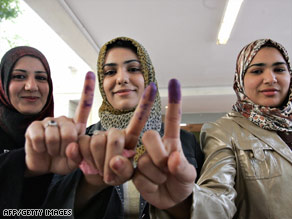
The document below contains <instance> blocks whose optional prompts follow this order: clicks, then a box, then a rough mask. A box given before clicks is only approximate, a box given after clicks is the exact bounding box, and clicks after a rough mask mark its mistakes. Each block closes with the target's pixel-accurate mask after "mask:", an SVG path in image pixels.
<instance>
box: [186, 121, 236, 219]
mask: <svg viewBox="0 0 292 219" xmlns="http://www.w3.org/2000/svg"><path fill="white" fill-rule="evenodd" d="M227 126H228V124H227ZM225 127H226V126H225ZM225 127H224V126H222V124H220V123H207V124H205V125H204V126H203V128H202V131H201V135H200V139H201V145H202V148H203V152H204V154H205V162H204V165H203V167H202V171H201V175H200V177H199V179H198V181H197V184H195V186H194V189H193V204H192V209H191V215H192V216H191V218H193V219H197V218H206V219H208V218H210V219H213V218H224V219H225V218H233V216H234V214H235V212H236V206H235V202H234V201H235V197H236V191H235V189H234V184H235V181H234V180H235V175H236V159H235V154H234V151H233V149H232V148H233V147H232V133H231V131H229V130H226V129H225ZM229 128H230V127H229ZM231 129H232V128H231Z"/></svg>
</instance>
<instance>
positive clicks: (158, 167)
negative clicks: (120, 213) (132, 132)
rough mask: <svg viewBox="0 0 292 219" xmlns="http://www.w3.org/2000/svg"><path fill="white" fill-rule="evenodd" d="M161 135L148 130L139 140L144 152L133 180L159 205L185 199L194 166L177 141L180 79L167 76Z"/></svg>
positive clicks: (178, 135) (179, 116) (178, 140)
mask: <svg viewBox="0 0 292 219" xmlns="http://www.w3.org/2000/svg"><path fill="white" fill-rule="evenodd" d="M168 92H169V93H168V95H169V101H168V108H167V111H166V117H165V132H164V136H163V138H161V137H160V135H159V133H157V132H156V131H153V130H150V131H147V132H146V133H144V135H143V138H142V141H143V144H144V146H145V148H146V151H147V153H145V154H144V155H143V156H142V157H141V158H140V159H139V161H138V167H137V170H136V172H135V175H134V177H133V182H134V184H135V186H136V188H137V189H138V191H139V192H140V193H141V195H142V197H143V198H144V199H145V200H146V201H148V202H149V203H150V204H152V205H153V206H155V207H157V208H159V209H168V208H171V207H173V206H176V205H178V204H180V203H183V202H184V201H186V200H187V198H188V197H189V196H190V194H191V193H192V190H193V186H194V181H195V179H196V176H197V174H196V169H195V168H194V166H193V165H191V164H190V163H189V162H188V161H187V159H186V158H185V156H184V154H183V151H182V145H181V141H180V120H181V93H180V85H179V82H178V81H177V80H175V79H172V80H170V82H169V86H168Z"/></svg>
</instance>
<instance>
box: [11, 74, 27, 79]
mask: <svg viewBox="0 0 292 219" xmlns="http://www.w3.org/2000/svg"><path fill="white" fill-rule="evenodd" d="M12 79H14V80H23V79H25V75H24V74H14V75H12Z"/></svg>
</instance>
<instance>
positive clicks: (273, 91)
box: [260, 88, 279, 96]
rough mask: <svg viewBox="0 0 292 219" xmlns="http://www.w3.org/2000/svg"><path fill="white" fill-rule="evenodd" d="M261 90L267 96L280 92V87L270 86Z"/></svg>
mask: <svg viewBox="0 0 292 219" xmlns="http://www.w3.org/2000/svg"><path fill="white" fill-rule="evenodd" d="M260 92H261V93H263V94H264V95H266V96H273V95H275V94H276V93H278V92H279V90H278V89H275V88H269V89H263V90H261V91H260Z"/></svg>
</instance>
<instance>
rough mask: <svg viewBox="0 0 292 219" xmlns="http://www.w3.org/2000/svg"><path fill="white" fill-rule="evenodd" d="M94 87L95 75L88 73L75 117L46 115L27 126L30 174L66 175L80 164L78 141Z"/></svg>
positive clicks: (83, 129) (26, 157) (85, 120)
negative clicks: (51, 116) (48, 116)
mask: <svg viewBox="0 0 292 219" xmlns="http://www.w3.org/2000/svg"><path fill="white" fill-rule="evenodd" d="M94 87H95V75H94V73H93V72H88V73H87V74H86V78H85V81H84V87H83V91H82V96H81V100H80V102H79V104H78V107H77V111H76V114H75V117H74V119H70V118H67V117H64V116H62V117H58V118H46V119H44V120H42V121H35V122H33V123H32V124H31V125H30V126H29V127H28V128H27V131H26V134H25V137H26V143H25V151H26V156H25V161H26V165H27V170H28V175H40V174H45V173H56V174H67V173H70V172H71V171H73V170H74V169H76V168H77V167H78V165H79V163H80V161H81V156H80V152H79V147H78V144H77V143H78V138H79V135H81V134H84V132H85V128H86V122H87V118H88V115H89V112H90V110H91V106H92V102H93V95H94ZM68 146H70V147H68ZM66 154H70V156H66ZM69 157H70V158H73V159H70V158H69Z"/></svg>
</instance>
